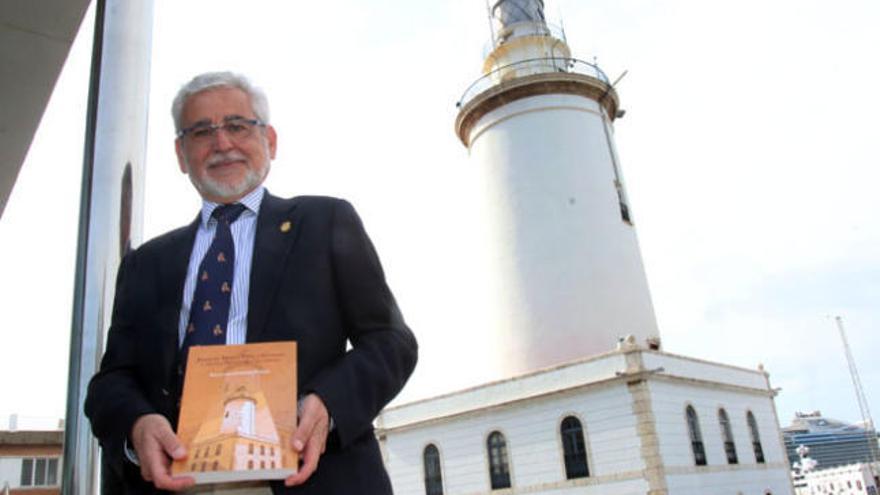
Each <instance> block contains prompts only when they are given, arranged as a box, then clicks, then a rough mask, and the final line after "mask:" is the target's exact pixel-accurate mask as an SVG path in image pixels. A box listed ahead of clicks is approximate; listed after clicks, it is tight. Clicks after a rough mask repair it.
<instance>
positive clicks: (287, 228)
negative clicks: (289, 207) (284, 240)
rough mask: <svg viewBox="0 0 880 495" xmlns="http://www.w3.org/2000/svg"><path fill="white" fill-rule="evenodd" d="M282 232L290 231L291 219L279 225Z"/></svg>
mask: <svg viewBox="0 0 880 495" xmlns="http://www.w3.org/2000/svg"><path fill="white" fill-rule="evenodd" d="M278 229H279V230H281V232H290V220H285V221H283V222H281V226H280V227H278Z"/></svg>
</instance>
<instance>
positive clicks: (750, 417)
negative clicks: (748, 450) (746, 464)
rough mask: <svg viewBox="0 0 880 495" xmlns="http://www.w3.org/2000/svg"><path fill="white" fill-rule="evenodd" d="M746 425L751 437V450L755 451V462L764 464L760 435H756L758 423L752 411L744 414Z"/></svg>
mask: <svg viewBox="0 0 880 495" xmlns="http://www.w3.org/2000/svg"><path fill="white" fill-rule="evenodd" d="M746 423H748V424H749V434H750V435H751V436H752V449H753V450H754V451H755V462H757V463H759V464H764V449H763V448H761V435H759V434H758V422H757V421H755V415H754V414H752V411H748V412H747V413H746Z"/></svg>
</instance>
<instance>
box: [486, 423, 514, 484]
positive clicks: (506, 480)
mask: <svg viewBox="0 0 880 495" xmlns="http://www.w3.org/2000/svg"><path fill="white" fill-rule="evenodd" d="M486 448H487V450H488V452H489V482H490V483H491V485H492V489H493V490H498V489H501V488H510V466H509V465H508V460H507V442H506V441H505V440H504V435H502V434H501V432H499V431H493V432H492V433H491V434H490V435H489V439H488V440H487V441H486Z"/></svg>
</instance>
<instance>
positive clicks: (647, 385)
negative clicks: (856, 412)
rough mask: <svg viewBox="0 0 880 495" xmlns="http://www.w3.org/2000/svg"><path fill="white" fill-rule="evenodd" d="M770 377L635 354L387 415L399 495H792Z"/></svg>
mask: <svg viewBox="0 0 880 495" xmlns="http://www.w3.org/2000/svg"><path fill="white" fill-rule="evenodd" d="M774 395H775V392H774V390H773V389H772V388H771V387H770V384H769V381H768V375H767V373H766V372H764V371H763V370H762V369H758V370H749V369H744V368H737V367H732V366H727V365H723V364H717V363H711V362H707V361H703V360H699V359H693V358H688V357H683V356H678V355H674V354H668V353H665V352H662V351H660V350H655V349H651V348H649V347H648V346H641V345H639V344H638V343H637V342H636V341H635V339H634V338H629V339H627V340H625V341H623V342H621V343H620V344H619V345H618V348H617V349H616V350H613V351H611V352H608V353H605V354H601V355H597V356H592V357H588V358H584V359H581V360H574V361H571V362H568V363H565V364H561V365H558V366H555V367H552V368H547V369H542V370H539V371H536V372H532V373H528V374H524V375H520V376H516V377H513V378H510V379H506V380H502V381H497V382H492V383H488V384H485V385H480V386H477V387H473V388H470V389H467V390H462V391H459V392H454V393H451V394H447V395H442V396H438V397H433V398H429V399H425V400H422V401H417V402H413V403H410V404H405V405H401V406H398V407H393V408H389V409H387V410H385V411H384V412H383V413H382V414H381V415H380V417H379V418H378V420H377V435H378V436H379V439H380V445H381V447H382V451H383V455H384V459H385V465H386V467H387V469H388V472H389V474H390V476H391V481H392V484H393V486H394V492H395V493H396V494H398V495H417V494H418V495H421V494H425V495H441V494H445V495H477V494H519V493H530V494H548V495H550V494H553V495H568V494H602V495H637V494H638V495H645V494H648V495H665V494H675V495H691V494H693V495H698V494H699V495H769V494H773V495H781V494H785V495H791V494H793V493H794V492H793V488H792V482H791V478H790V472H789V464H788V460H787V458H786V454H785V446H784V443H783V440H782V436H781V434H780V430H779V426H778V425H779V421H778V417H777V414H776V409H775V406H774V403H773V398H774Z"/></svg>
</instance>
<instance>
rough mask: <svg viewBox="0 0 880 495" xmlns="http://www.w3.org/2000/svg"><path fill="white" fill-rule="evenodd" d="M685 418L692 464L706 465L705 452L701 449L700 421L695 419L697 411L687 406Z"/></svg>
mask: <svg viewBox="0 0 880 495" xmlns="http://www.w3.org/2000/svg"><path fill="white" fill-rule="evenodd" d="M685 416H686V417H687V426H688V435H689V436H690V440H691V450H692V451H693V452H694V463H695V464H696V465H697V466H705V465H706V450H705V448H704V447H703V434H702V433H700V421H699V419H698V418H697V411H695V410H694V408H693V406H687V409H685Z"/></svg>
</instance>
